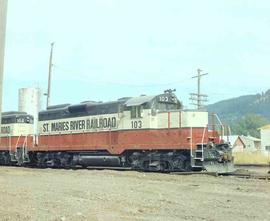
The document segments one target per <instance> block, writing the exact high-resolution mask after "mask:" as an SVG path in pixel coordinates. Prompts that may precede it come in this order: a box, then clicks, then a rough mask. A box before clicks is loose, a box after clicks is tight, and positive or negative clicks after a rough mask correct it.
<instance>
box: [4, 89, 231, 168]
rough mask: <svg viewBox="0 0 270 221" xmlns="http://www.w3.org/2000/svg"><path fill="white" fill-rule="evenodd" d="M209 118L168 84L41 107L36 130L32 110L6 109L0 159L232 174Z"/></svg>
mask: <svg viewBox="0 0 270 221" xmlns="http://www.w3.org/2000/svg"><path fill="white" fill-rule="evenodd" d="M208 119H209V116H208V113H207V112H206V111H198V110H184V109H183V105H182V103H181V102H180V101H179V100H178V98H177V97H176V95H175V94H174V93H173V92H172V91H171V90H167V91H165V92H164V93H162V94H159V95H155V96H145V95H142V96H139V97H123V98H120V99H118V100H116V101H111V102H94V101H85V102H82V103H79V104H75V105H70V104H63V105H55V106H50V107H48V108H47V110H44V111H41V112H40V113H39V119H38V134H33V118H32V117H31V116H30V115H27V114H26V113H21V112H9V113H5V114H4V115H3V118H2V128H1V130H2V133H1V144H0V164H5V165H8V164H16V165H31V166H36V167H53V168H76V167H83V168H87V167H123V168H131V169H134V170H140V171H157V172H172V171H191V170H207V171H215V172H230V171H231V170H232V168H233V158H232V153H231V147H230V145H229V144H227V143H225V142H224V141H223V140H222V139H221V137H220V135H219V134H218V132H217V131H216V130H215V127H214V126H211V125H209V122H208V121H209V120H208ZM8 128H9V129H8ZM4 132H6V133H4Z"/></svg>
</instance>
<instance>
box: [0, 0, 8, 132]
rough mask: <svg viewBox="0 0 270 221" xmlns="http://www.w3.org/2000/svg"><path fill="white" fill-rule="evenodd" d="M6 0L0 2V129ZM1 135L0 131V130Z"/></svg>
mask: <svg viewBox="0 0 270 221" xmlns="http://www.w3.org/2000/svg"><path fill="white" fill-rule="evenodd" d="M7 5H8V1H7V0H0V129H1V119H2V95H3V73H4V57H5V37H6V23H7ZM0 133H1V130H0Z"/></svg>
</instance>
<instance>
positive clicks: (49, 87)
mask: <svg viewBox="0 0 270 221" xmlns="http://www.w3.org/2000/svg"><path fill="white" fill-rule="evenodd" d="M53 46H54V42H52V43H51V53H50V60H49V76H48V90H47V93H46V94H44V95H46V96H47V105H46V107H47V108H48V107H49V106H50V98H51V75H52V67H53V63H52V59H53Z"/></svg>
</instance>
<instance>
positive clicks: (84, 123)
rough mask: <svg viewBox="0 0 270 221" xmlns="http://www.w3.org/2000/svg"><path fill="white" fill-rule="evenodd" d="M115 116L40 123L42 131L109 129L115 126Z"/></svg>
mask: <svg viewBox="0 0 270 221" xmlns="http://www.w3.org/2000/svg"><path fill="white" fill-rule="evenodd" d="M116 127H117V122H116V117H107V118H103V117H101V118H91V119H82V120H70V121H61V122H59V121H58V122H50V123H44V124H43V125H42V131H43V132H44V133H46V132H63V131H78V130H92V129H110V128H116Z"/></svg>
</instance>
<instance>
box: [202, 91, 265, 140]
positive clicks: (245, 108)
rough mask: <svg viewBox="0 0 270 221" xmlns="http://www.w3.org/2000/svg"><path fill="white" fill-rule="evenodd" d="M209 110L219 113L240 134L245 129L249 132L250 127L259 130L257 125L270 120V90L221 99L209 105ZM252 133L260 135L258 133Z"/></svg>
mask: <svg viewBox="0 0 270 221" xmlns="http://www.w3.org/2000/svg"><path fill="white" fill-rule="evenodd" d="M207 110H208V111H209V112H210V113H217V114H218V115H219V117H220V118H221V120H222V121H223V122H225V123H226V124H229V125H230V126H231V127H232V130H233V133H237V134H240V133H243V131H245V132H246V133H247V134H248V133H250V130H249V129H250V128H252V130H253V131H254V130H257V128H255V127H260V126H262V125H263V124H266V123H269V122H270V90H268V91H266V92H265V93H261V94H255V95H245V96H241V97H237V98H232V99H228V100H224V101H220V102H217V103H214V104H211V105H208V106H207ZM251 121H252V123H251ZM256 122H257V123H256ZM249 124H252V125H249ZM240 126H241V127H242V128H241V129H239V127H240ZM252 134H253V135H256V136H258V133H255V134H254V133H252Z"/></svg>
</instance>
